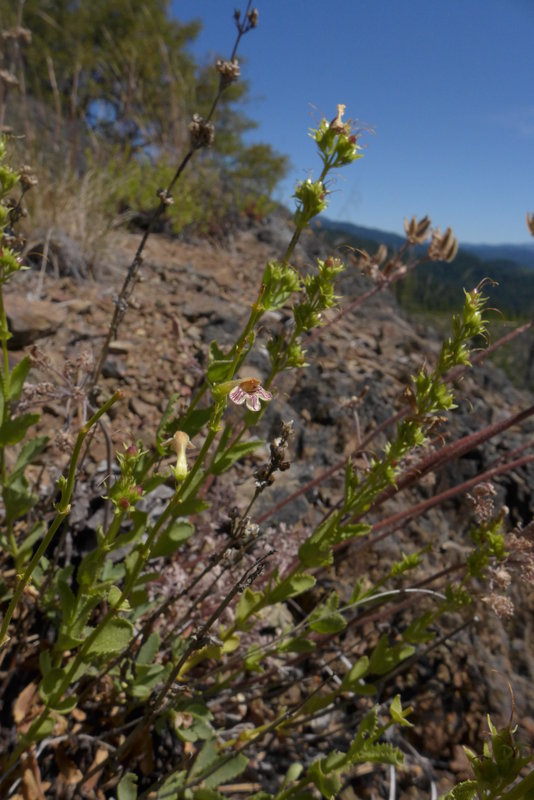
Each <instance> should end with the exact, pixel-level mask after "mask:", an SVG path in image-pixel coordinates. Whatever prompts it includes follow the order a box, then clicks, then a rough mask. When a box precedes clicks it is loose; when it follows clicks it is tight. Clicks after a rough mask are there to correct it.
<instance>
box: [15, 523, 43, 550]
mask: <svg viewBox="0 0 534 800" xmlns="http://www.w3.org/2000/svg"><path fill="white" fill-rule="evenodd" d="M45 533H46V525H45V523H44V522H41V521H39V522H36V524H35V525H34V526H33V528H32V530H31V533H29V534H28V536H25V537H24V541H23V542H22V544H21V546H20V548H19V558H20V557H23V558H25V557H27V556H28V555H29V554H30V553H31V552H32V551H33V546H34V544H35V543H36V542H38V541H39V539H42V538H43V536H44V535H45Z"/></svg>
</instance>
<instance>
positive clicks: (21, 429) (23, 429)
mask: <svg viewBox="0 0 534 800" xmlns="http://www.w3.org/2000/svg"><path fill="white" fill-rule="evenodd" d="M39 418H40V415H39V414H21V415H20V417H14V418H13V419H7V420H5V422H4V423H3V425H2V426H1V427H0V447H8V446H9V445H12V444H17V443H18V442H20V441H21V440H22V439H24V437H25V436H26V433H27V431H28V428H30V427H31V426H32V425H35V424H36V423H37V422H39Z"/></svg>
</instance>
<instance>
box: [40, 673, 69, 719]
mask: <svg viewBox="0 0 534 800" xmlns="http://www.w3.org/2000/svg"><path fill="white" fill-rule="evenodd" d="M65 674H66V673H65V670H64V669H60V668H59V667H54V668H53V669H51V670H49V671H48V672H47V673H46V675H45V676H44V677H43V679H42V681H41V683H40V684H39V694H40V695H41V697H42V699H43V701H44V702H45V703H46V705H47V707H48V708H51V709H53V710H54V711H58V712H59V713H60V714H70V712H71V711H72V710H73V709H75V708H76V702H77V698H76V695H71V696H70V697H66V698H64V699H60V698H54V695H56V694H57V692H58V691H59V690H60V688H61V684H62V683H63V681H64V679H65Z"/></svg>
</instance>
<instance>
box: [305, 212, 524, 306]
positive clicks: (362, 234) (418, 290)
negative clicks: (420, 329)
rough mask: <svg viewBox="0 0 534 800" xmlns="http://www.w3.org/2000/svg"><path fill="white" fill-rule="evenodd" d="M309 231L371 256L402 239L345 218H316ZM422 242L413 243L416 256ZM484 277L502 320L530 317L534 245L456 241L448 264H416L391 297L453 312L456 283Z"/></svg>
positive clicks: (458, 289)
mask: <svg viewBox="0 0 534 800" xmlns="http://www.w3.org/2000/svg"><path fill="white" fill-rule="evenodd" d="M315 230H317V232H319V231H322V235H323V236H325V237H326V238H327V239H328V240H329V242H330V245H331V246H333V247H342V246H343V245H348V246H349V247H353V248H354V249H357V250H358V249H360V250H367V251H368V252H369V253H370V254H371V255H372V254H373V253H375V252H376V250H377V248H378V245H379V244H381V243H383V244H385V245H386V246H387V247H388V248H391V249H394V250H397V249H398V248H399V247H400V246H401V245H402V244H403V243H404V241H405V239H404V238H403V237H402V236H399V235H398V234H396V233H391V232H388V231H382V230H380V229H379V228H366V227H364V226H363V225H353V224H351V223H350V222H335V221H333V220H329V219H321V221H320V222H319V223H317V224H316V226H315ZM426 250H427V246H426V245H421V246H418V247H415V248H414V251H415V254H416V255H417V256H422V255H423V254H424V253H425V252H426ZM485 278H491V279H492V280H493V281H495V283H494V284H489V283H487V282H486V284H485V288H484V292H485V294H486V295H487V297H488V298H489V301H490V303H491V305H492V307H494V308H498V309H499V310H500V312H502V313H503V314H504V315H505V316H506V317H507V318H508V319H516V320H521V319H526V318H531V317H532V309H534V245H530V244H525V245H506V244H503V245H471V244H467V245H460V248H459V250H458V254H457V256H456V258H455V259H454V261H453V262H452V263H450V264H446V263H444V262H432V263H431V264H430V263H428V262H426V263H424V262H423V263H421V264H419V265H418V266H417V267H416V268H415V269H414V270H413V271H411V272H410V273H409V274H408V275H407V276H406V277H405V278H404V279H403V280H402V281H399V282H398V283H396V284H395V285H394V292H395V295H396V297H397V300H398V301H399V302H400V304H401V305H402V306H403V307H404V308H405V309H406V310H408V311H417V310H421V311H427V312H428V311H447V312H450V311H454V310H456V309H457V308H458V303H459V301H460V298H461V292H462V288H466V289H472V288H473V287H475V286H477V285H478V284H479V283H480V282H481V281H483V280H484V279H485Z"/></svg>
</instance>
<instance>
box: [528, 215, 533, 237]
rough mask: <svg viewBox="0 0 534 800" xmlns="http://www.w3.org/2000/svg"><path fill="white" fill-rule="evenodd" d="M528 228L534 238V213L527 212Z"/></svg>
mask: <svg viewBox="0 0 534 800" xmlns="http://www.w3.org/2000/svg"><path fill="white" fill-rule="evenodd" d="M527 228H528V229H529V231H530V233H531V234H532V236H534V212H533V213H532V214H529V213H528V212H527Z"/></svg>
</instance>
